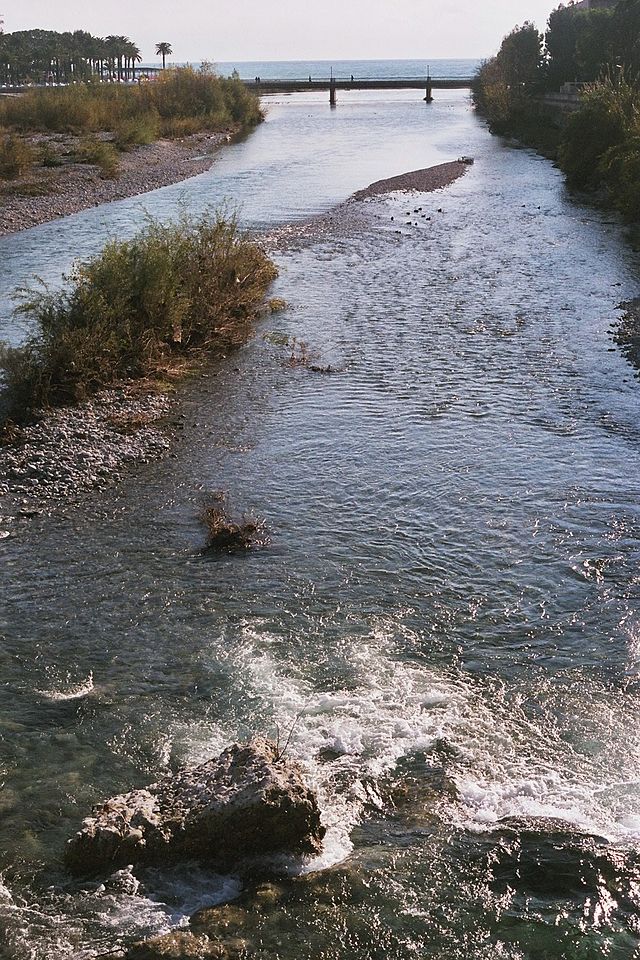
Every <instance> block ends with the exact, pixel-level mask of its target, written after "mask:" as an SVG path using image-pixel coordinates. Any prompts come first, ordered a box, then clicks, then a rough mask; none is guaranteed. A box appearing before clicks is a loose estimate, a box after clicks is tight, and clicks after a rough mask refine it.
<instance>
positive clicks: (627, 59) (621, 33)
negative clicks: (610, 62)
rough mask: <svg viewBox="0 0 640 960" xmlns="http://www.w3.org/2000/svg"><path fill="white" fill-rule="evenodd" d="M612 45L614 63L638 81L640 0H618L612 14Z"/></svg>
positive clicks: (639, 79)
mask: <svg viewBox="0 0 640 960" xmlns="http://www.w3.org/2000/svg"><path fill="white" fill-rule="evenodd" d="M612 34H613V36H612V46H613V53H614V57H615V62H616V64H620V65H621V66H622V67H623V69H624V70H625V71H626V73H627V76H628V77H629V78H630V79H631V80H634V81H636V82H638V81H640V0H620V2H619V3H618V5H617V7H616V9H615V13H614V16H613V24H612Z"/></svg>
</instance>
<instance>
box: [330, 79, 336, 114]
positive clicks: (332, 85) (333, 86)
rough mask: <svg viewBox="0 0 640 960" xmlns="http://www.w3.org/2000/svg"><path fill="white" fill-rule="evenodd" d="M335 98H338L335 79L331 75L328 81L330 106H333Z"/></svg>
mask: <svg viewBox="0 0 640 960" xmlns="http://www.w3.org/2000/svg"><path fill="white" fill-rule="evenodd" d="M337 100H338V97H337V95H336V81H335V79H334V78H333V77H331V81H330V83H329V104H330V105H331V106H332V107H335V105H336V103H337Z"/></svg>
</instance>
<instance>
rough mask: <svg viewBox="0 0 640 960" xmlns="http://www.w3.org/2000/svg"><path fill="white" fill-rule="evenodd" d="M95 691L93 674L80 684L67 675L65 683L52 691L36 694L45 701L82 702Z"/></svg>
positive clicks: (42, 691) (39, 691)
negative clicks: (81, 700)
mask: <svg viewBox="0 0 640 960" xmlns="http://www.w3.org/2000/svg"><path fill="white" fill-rule="evenodd" d="M93 689H94V683H93V672H91V673H89V676H88V677H85V679H84V680H81V681H79V682H75V683H74V682H72V680H71V676H70V674H67V677H66V681H65V683H63V684H61V685H60V686H58V687H54V688H53V689H51V690H37V691H36V693H37V694H38V695H39V696H40V697H43V699H45V700H52V701H58V700H80V699H81V698H82V697H86V696H87V695H88V694H90V693H91V692H92V690H93Z"/></svg>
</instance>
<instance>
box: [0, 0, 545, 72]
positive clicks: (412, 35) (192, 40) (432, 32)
mask: <svg viewBox="0 0 640 960" xmlns="http://www.w3.org/2000/svg"><path fill="white" fill-rule="evenodd" d="M557 5H558V0H555V2H554V0H485V2H484V3H482V2H480V0H315V2H313V0H4V2H3V0H0V12H4V20H5V30H6V31H13V30H27V29H31V28H33V27H42V28H44V29H49V30H75V29H83V30H88V31H89V32H90V33H93V34H96V35H98V36H107V35H108V34H119V35H125V36H128V37H131V39H132V40H135V41H136V43H137V44H138V46H139V47H140V49H141V51H142V54H143V57H144V59H145V60H149V61H151V62H153V61H154V60H155V59H156V58H155V56H154V53H155V48H154V45H155V43H156V42H158V41H167V42H168V43H170V44H171V45H172V46H173V50H174V55H175V59H176V60H178V61H181V60H182V61H184V60H189V61H198V60H211V61H213V62H215V61H225V60H226V61H229V60H307V59H308V60H311V59H315V60H323V59H336V60H337V59H360V60H365V59H383V58H384V59H396V58H400V57H402V58H407V59H414V58H415V59H425V60H428V59H435V58H437V57H487V56H490V55H491V54H492V53H494V52H495V51H496V49H497V47H498V46H499V43H500V40H501V38H502V36H503V35H504V34H505V33H507V32H508V31H509V30H511V28H512V27H514V26H515V25H516V24H520V23H522V22H523V21H524V20H533V21H534V23H536V24H537V25H538V26H539V27H540V28H541V29H544V25H545V23H546V20H547V17H548V16H549V13H550V12H551V10H552V9H553V8H554V7H555V6H557Z"/></svg>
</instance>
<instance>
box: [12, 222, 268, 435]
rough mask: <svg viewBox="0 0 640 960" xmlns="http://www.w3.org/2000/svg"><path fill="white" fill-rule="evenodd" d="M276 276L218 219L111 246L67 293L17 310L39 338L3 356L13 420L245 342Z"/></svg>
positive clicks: (83, 267)
mask: <svg viewBox="0 0 640 960" xmlns="http://www.w3.org/2000/svg"><path fill="white" fill-rule="evenodd" d="M275 276H276V270H275V267H274V266H273V264H272V262H271V261H270V260H269V259H268V257H267V256H266V254H265V253H264V252H263V251H262V250H261V249H260V248H259V247H258V246H257V245H256V244H254V243H251V242H249V241H247V240H244V239H243V238H242V237H240V236H238V233H237V230H236V227H235V224H234V223H233V222H228V221H226V220H224V219H222V218H220V217H218V218H216V219H215V220H212V221H211V220H206V219H202V220H199V221H197V222H196V223H195V224H191V223H189V222H187V221H184V220H183V221H180V222H178V223H174V224H168V225H162V224H158V223H154V224H151V225H150V226H149V228H148V229H147V231H146V232H145V233H143V234H141V235H139V236H138V237H136V238H135V239H133V240H130V241H127V242H124V243H123V242H116V241H113V242H111V243H109V244H107V246H106V247H105V248H104V250H103V251H102V253H101V254H99V255H98V256H97V257H95V258H94V259H93V260H89V261H88V262H86V263H82V264H79V265H78V266H76V267H75V269H74V271H73V273H72V274H71V276H70V277H68V278H67V281H68V287H67V289H65V290H63V291H62V292H58V293H48V292H45V293H44V295H43V294H42V293H41V292H39V291H38V292H37V293H32V295H31V296H28V297H27V298H26V299H25V302H24V303H23V304H22V306H21V308H20V311H21V312H22V313H23V314H25V315H26V316H27V317H29V318H30V319H31V320H32V321H33V322H34V323H35V325H36V328H37V333H36V334H34V336H33V337H32V338H31V339H30V340H29V341H28V342H27V343H26V344H25V345H24V346H23V347H19V348H17V349H5V350H4V351H3V352H2V356H1V357H0V364H1V365H2V367H3V368H4V370H5V375H6V380H7V383H8V388H9V395H10V398H11V402H12V415H13V416H14V417H15V416H19V415H21V414H24V413H25V412H26V411H29V410H31V409H34V408H37V407H41V406H44V405H47V404H57V403H67V402H73V401H77V400H80V399H82V398H84V397H86V396H88V395H89V394H91V393H92V392H94V391H95V390H96V389H98V388H100V387H101V386H104V385H106V384H110V383H114V382H116V381H121V380H125V379H133V378H139V377H144V376H147V375H150V374H152V373H154V372H157V371H159V370H162V368H163V367H166V366H169V367H170V366H171V365H172V364H175V362H176V359H177V358H178V357H182V358H183V357H184V355H185V353H187V354H188V353H189V351H193V350H201V349H211V348H213V347H216V346H221V347H222V346H224V347H225V348H227V347H228V346H229V345H231V344H233V343H237V342H240V341H242V340H243V339H245V338H246V336H247V335H248V333H249V331H250V328H251V321H252V320H253V318H254V316H255V315H256V312H257V311H258V310H259V308H260V307H261V305H262V303H263V300H264V296H265V293H266V291H267V289H268V287H269V285H270V283H271V282H272V280H273V279H274V278H275Z"/></svg>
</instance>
